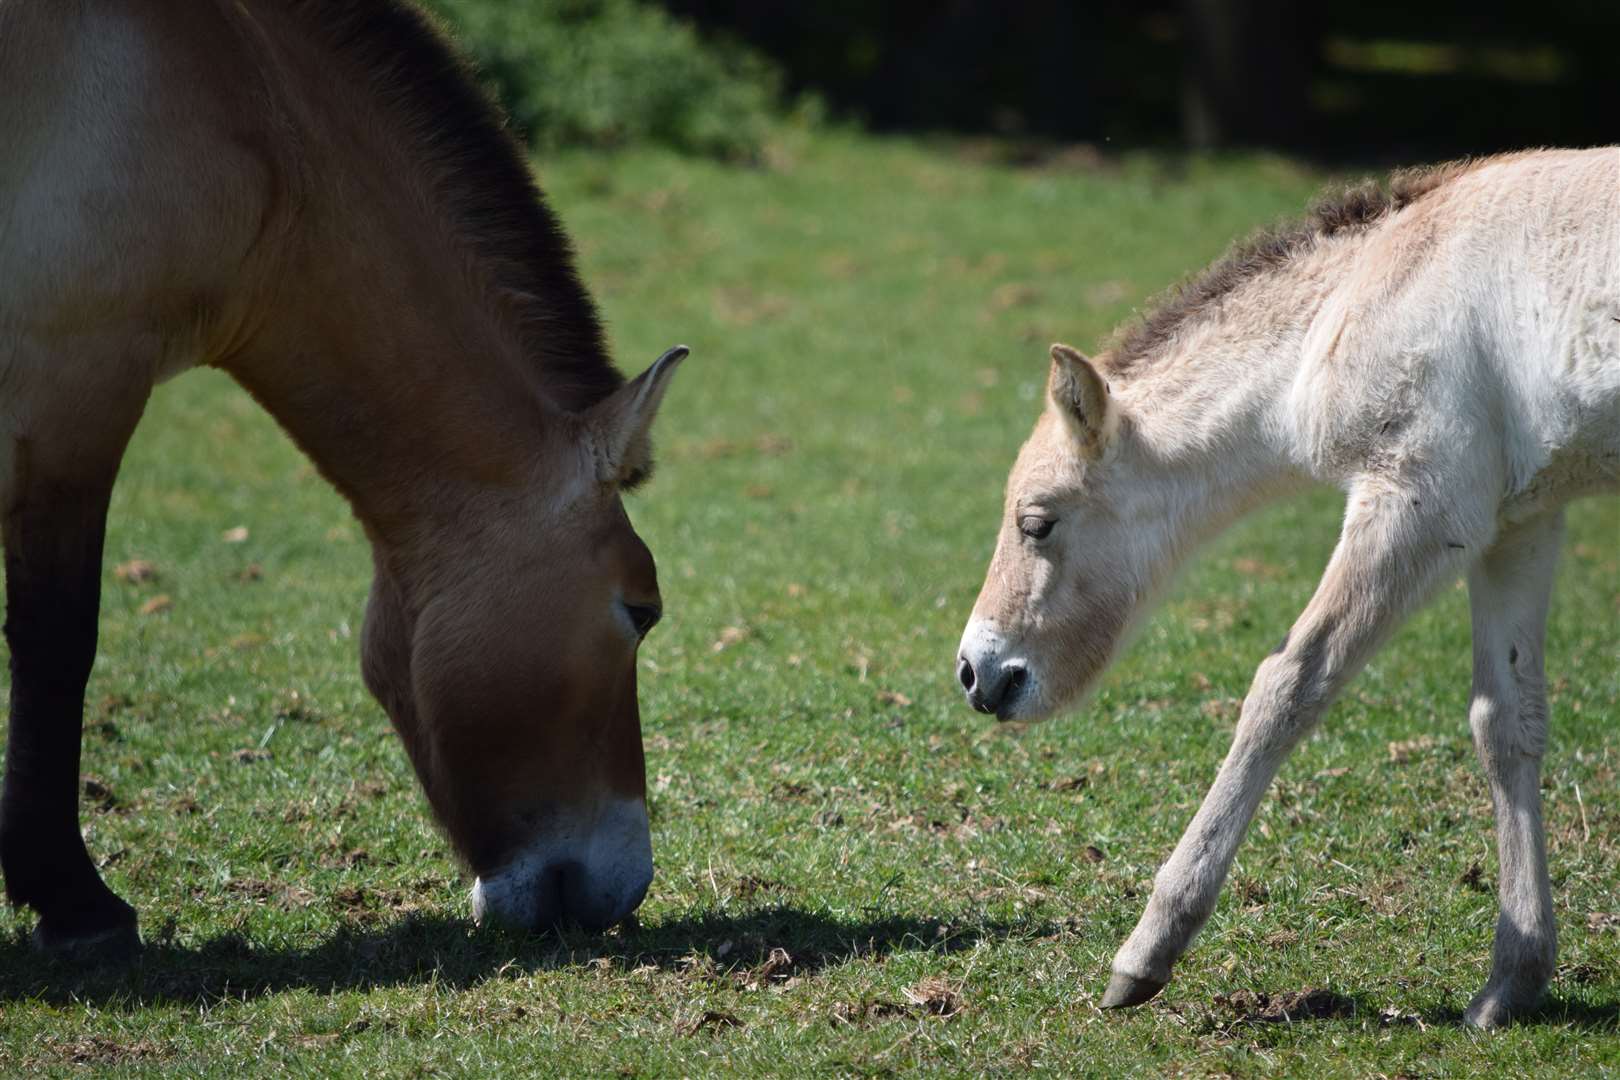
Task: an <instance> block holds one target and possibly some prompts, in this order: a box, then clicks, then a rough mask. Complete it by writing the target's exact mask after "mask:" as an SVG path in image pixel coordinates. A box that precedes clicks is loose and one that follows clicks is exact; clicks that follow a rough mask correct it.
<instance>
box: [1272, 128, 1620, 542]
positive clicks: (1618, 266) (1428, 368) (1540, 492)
mask: <svg viewBox="0 0 1620 1080" xmlns="http://www.w3.org/2000/svg"><path fill="white" fill-rule="evenodd" d="M1453 168H1454V170H1455V175H1453V176H1451V177H1450V178H1448V179H1446V180H1445V181H1444V182H1442V183H1440V184H1438V185H1437V186H1436V187H1435V188H1434V190H1432V191H1430V192H1428V193H1427V194H1426V195H1425V196H1424V197H1423V198H1421V199H1419V200H1417V201H1415V202H1414V203H1413V204H1412V205H1411V206H1409V207H1407V208H1406V209H1405V210H1403V211H1402V212H1400V213H1398V214H1395V215H1392V216H1391V217H1390V218H1389V219H1388V220H1387V221H1386V222H1384V223H1383V224H1382V225H1381V226H1380V227H1379V228H1377V229H1375V230H1373V231H1372V232H1371V233H1369V234H1368V236H1367V237H1366V240H1365V243H1364V244H1361V245H1359V246H1356V247H1354V248H1350V249H1347V250H1344V251H1343V253H1342V254H1341V255H1340V256H1339V257H1342V258H1346V259H1347V260H1349V261H1350V265H1349V266H1347V267H1345V268H1344V270H1345V272H1344V273H1343V274H1342V275H1340V276H1339V278H1338V280H1339V282H1340V284H1338V285H1337V286H1336V287H1335V288H1334V289H1333V292H1332V295H1331V296H1330V297H1329V298H1328V299H1327V302H1326V303H1325V304H1324V305H1323V308H1322V311H1321V314H1320V316H1319V317H1318V318H1317V319H1316V320H1315V322H1314V323H1313V325H1312V327H1311V329H1310V332H1309V334H1308V335H1307V339H1306V342H1305V356H1304V360H1305V363H1304V366H1303V369H1302V372H1301V375H1302V378H1301V384H1300V386H1301V389H1302V390H1306V391H1307V394H1306V397H1307V398H1308V405H1307V404H1306V402H1305V401H1302V400H1301V399H1298V398H1296V403H1298V404H1301V405H1302V406H1305V408H1304V409H1303V411H1304V412H1306V413H1308V414H1309V415H1310V416H1311V421H1310V424H1311V427H1310V436H1311V442H1312V444H1313V447H1314V448H1315V449H1316V450H1317V453H1318V460H1321V459H1322V456H1325V455H1321V448H1322V447H1324V446H1326V447H1333V446H1360V447H1363V448H1366V447H1372V448H1373V450H1372V452H1374V453H1377V454H1381V455H1384V456H1386V457H1387V456H1394V457H1395V458H1399V456H1400V455H1401V453H1402V451H1403V450H1404V449H1410V450H1412V451H1413V452H1414V453H1423V452H1424V451H1425V448H1426V445H1449V446H1455V445H1457V444H1458V443H1459V442H1462V443H1470V444H1473V445H1474V447H1475V449H1477V450H1478V451H1479V452H1480V453H1481V454H1484V453H1489V454H1490V455H1491V456H1492V457H1493V458H1498V459H1499V460H1500V461H1501V462H1502V472H1503V475H1502V477H1501V479H1502V481H1503V483H1504V485H1505V487H1506V491H1507V496H1508V505H1507V507H1506V513H1507V515H1508V516H1509V517H1513V516H1517V515H1518V514H1519V513H1523V512H1531V511H1533V510H1535V509H1537V508H1540V507H1544V506H1546V505H1548V504H1550V503H1557V502H1562V501H1565V500H1566V499H1568V498H1572V497H1575V496H1577V495H1581V494H1587V493H1591V492H1596V491H1604V490H1613V489H1614V488H1615V487H1617V486H1620V149H1615V148H1605V149H1599V150H1559V151H1532V152H1527V153H1523V154H1514V155H1508V156H1505V157H1501V158H1494V159H1487V160H1485V161H1483V162H1480V163H1475V164H1466V165H1462V166H1456V167H1453ZM1350 403H1355V405H1357V406H1359V407H1355V408H1347V407H1346V406H1347V405H1348V404H1350ZM1368 424H1376V428H1374V429H1372V430H1361V429H1363V428H1365V427H1366V425H1368ZM1352 428H1354V429H1356V430H1350V429H1352ZM1403 429H1404V430H1403ZM1375 431H1377V432H1385V431H1387V432H1388V435H1389V438H1387V439H1380V438H1379V437H1378V435H1377V434H1375ZM1390 440H1395V441H1394V442H1393V443H1392V442H1391V441H1390ZM1358 456H1359V455H1358ZM1363 465H1364V462H1362V461H1357V462H1355V463H1354V465H1353V466H1352V467H1361V466H1363ZM1516 502H1517V503H1518V505H1515V503H1516Z"/></svg>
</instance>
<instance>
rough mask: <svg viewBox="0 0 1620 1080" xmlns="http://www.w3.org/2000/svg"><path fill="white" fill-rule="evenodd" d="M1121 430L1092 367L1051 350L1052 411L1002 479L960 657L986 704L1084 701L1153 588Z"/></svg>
mask: <svg viewBox="0 0 1620 1080" xmlns="http://www.w3.org/2000/svg"><path fill="white" fill-rule="evenodd" d="M1122 426H1123V425H1122V423H1121V414H1120V409H1119V406H1118V405H1117V404H1116V403H1115V401H1114V400H1113V398H1112V397H1111V395H1110V393H1109V389H1108V384H1107V383H1106V382H1105V381H1104V379H1103V378H1102V376H1101V375H1100V374H1099V373H1098V370H1097V368H1096V367H1094V366H1093V365H1092V363H1091V362H1090V361H1089V360H1087V359H1086V358H1085V357H1084V356H1081V355H1080V353H1078V352H1076V351H1075V350H1074V349H1071V348H1069V347H1068V346H1066V345H1054V346H1052V368H1051V373H1050V375H1049V377H1048V380H1047V394H1046V407H1045V409H1044V410H1043V411H1042V413H1041V416H1040V419H1039V420H1037V421H1036V423H1035V430H1034V432H1033V433H1031V435H1030V437H1029V440H1028V441H1027V442H1026V443H1025V444H1024V447H1023V449H1022V450H1020V451H1019V453H1018V460H1017V462H1016V464H1014V465H1013V469H1012V474H1011V475H1010V476H1009V477H1008V479H1007V497H1006V506H1005V510H1004V511H1003V514H1002V522H1001V532H1000V535H999V537H998V538H997V541H996V551H995V555H994V556H993V557H992V558H991V561H990V570H989V572H988V574H986V576H985V580H984V587H983V588H982V589H981V590H980V592H979V599H978V602H977V603H975V604H974V606H973V615H972V618H971V619H969V621H968V625H967V629H966V631H965V632H964V633H963V635H962V644H961V647H960V649H959V650H958V652H957V657H956V674H957V679H958V681H960V682H961V684H962V689H963V690H964V691H965V692H966V694H967V699H968V703H969V704H971V705H972V706H973V707H974V708H975V709H978V710H979V711H980V712H986V713H994V714H995V715H996V716H997V718H999V719H1002V720H1039V719H1043V718H1044V717H1046V716H1048V715H1050V714H1051V713H1052V712H1053V711H1055V710H1056V709H1058V708H1059V707H1061V706H1062V705H1064V704H1066V703H1068V702H1071V701H1073V700H1074V699H1076V698H1078V697H1079V696H1080V695H1081V694H1082V693H1083V692H1084V691H1085V690H1086V689H1087V687H1089V686H1090V685H1091V683H1093V682H1094V681H1095V680H1096V678H1097V676H1098V675H1100V674H1101V673H1102V671H1103V669H1104V668H1105V667H1106V666H1107V664H1108V662H1109V660H1110V659H1111V658H1112V657H1113V655H1114V652H1115V650H1116V649H1117V647H1118V645H1119V642H1120V640H1121V639H1122V637H1123V636H1124V634H1125V631H1126V628H1127V626H1128V625H1129V623H1130V621H1131V618H1132V615H1133V614H1134V613H1135V612H1136V611H1137V610H1138V609H1139V608H1140V607H1141V603H1142V600H1143V598H1144V596H1145V595H1146V594H1147V593H1148V592H1149V591H1150V588H1151V583H1152V578H1153V573H1154V569H1155V567H1156V566H1157V565H1158V563H1159V559H1158V557H1157V555H1156V554H1155V551H1154V548H1155V539H1156V535H1157V533H1158V532H1159V531H1160V530H1156V529H1154V528H1152V527H1151V526H1150V525H1149V524H1148V523H1145V522H1144V521H1142V520H1141V518H1142V516H1143V515H1142V513H1141V511H1142V510H1144V509H1145V508H1144V507H1141V506H1138V505H1136V503H1135V501H1134V498H1135V495H1136V494H1137V492H1136V491H1135V490H1134V485H1133V483H1132V482H1131V481H1130V479H1129V478H1128V476H1127V475H1126V474H1127V473H1129V472H1130V471H1131V469H1130V462H1129V458H1128V455H1126V454H1124V453H1122V452H1121V451H1122V444H1123V443H1125V442H1126V441H1127V439H1128V433H1127V432H1126V431H1123V430H1122Z"/></svg>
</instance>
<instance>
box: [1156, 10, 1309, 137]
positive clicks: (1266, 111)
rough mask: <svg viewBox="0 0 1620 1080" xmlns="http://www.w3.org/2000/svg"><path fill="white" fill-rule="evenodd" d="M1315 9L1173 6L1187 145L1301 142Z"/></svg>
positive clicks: (1304, 133) (1304, 132) (1306, 112)
mask: <svg viewBox="0 0 1620 1080" xmlns="http://www.w3.org/2000/svg"><path fill="white" fill-rule="evenodd" d="M1317 11H1318V5H1315V4H1308V3H1299V2H1298V0H1181V13H1182V28H1183V29H1182V33H1183V39H1184V41H1185V43H1186V50H1187V70H1186V77H1185V81H1184V83H1183V88H1182V109H1181V117H1182V131H1183V134H1184V136H1185V138H1186V140H1187V143H1188V144H1189V145H1190V146H1193V147H1196V148H1198V149H1209V148H1212V147H1219V146H1233V145H1262V144H1263V145H1269V146H1298V145H1299V144H1300V143H1301V142H1302V141H1304V140H1305V139H1306V138H1307V135H1308V130H1307V125H1308V121H1309V119H1310V100H1309V92H1310V81H1311V75H1312V74H1313V72H1314V70H1315V67H1316V58H1317V47H1318V43H1319V39H1320V34H1319V30H1318V27H1319V20H1318V15H1317Z"/></svg>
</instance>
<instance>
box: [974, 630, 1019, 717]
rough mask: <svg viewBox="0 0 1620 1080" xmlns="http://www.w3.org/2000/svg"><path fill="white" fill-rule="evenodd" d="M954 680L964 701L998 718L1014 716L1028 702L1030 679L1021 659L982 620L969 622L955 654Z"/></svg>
mask: <svg viewBox="0 0 1620 1080" xmlns="http://www.w3.org/2000/svg"><path fill="white" fill-rule="evenodd" d="M956 681H957V682H958V683H960V684H961V686H962V693H964V694H965V695H967V702H968V704H969V705H971V706H973V707H974V708H975V709H977V710H978V711H979V712H982V713H993V714H994V715H995V717H996V719H998V720H1013V719H1016V718H1017V716H1018V713H1019V710H1020V709H1021V708H1022V707H1023V706H1025V705H1027V704H1028V698H1029V697H1030V691H1031V688H1032V683H1033V680H1032V679H1031V678H1030V673H1029V666H1028V665H1027V664H1026V663H1025V661H1024V660H1023V658H1021V657H1017V656H1008V655H1006V642H1005V641H1004V640H1003V639H1002V637H1001V635H1000V634H998V633H997V632H996V631H995V629H994V628H993V627H992V626H991V625H990V624H989V623H988V622H987V621H985V620H983V619H974V620H973V621H971V622H969V623H968V627H967V631H966V632H965V633H964V634H963V635H962V647H961V649H960V651H959V652H958V653H957V654H956Z"/></svg>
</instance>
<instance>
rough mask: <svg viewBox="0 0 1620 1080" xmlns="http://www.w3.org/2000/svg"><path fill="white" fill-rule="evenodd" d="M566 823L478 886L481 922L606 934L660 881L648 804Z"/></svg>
mask: <svg viewBox="0 0 1620 1080" xmlns="http://www.w3.org/2000/svg"><path fill="white" fill-rule="evenodd" d="M580 824H581V823H580V822H578V821H577V820H576V821H558V822H554V823H553V824H552V825H551V827H549V828H548V829H546V830H545V832H544V833H542V834H541V835H539V836H537V837H535V838H534V839H533V840H531V841H530V842H529V843H528V844H526V845H525V846H524V847H523V848H522V849H520V850H519V851H518V852H517V853H516V854H515V855H514V856H513V857H512V858H511V859H510V860H509V861H508V862H507V863H506V865H505V866H503V867H502V868H501V869H499V870H497V871H496V872H494V873H493V874H490V875H489V876H488V877H480V878H479V879H478V880H477V881H476V882H474V884H473V890H472V908H473V920H474V921H475V922H477V923H478V924H479V925H484V924H488V923H495V924H499V925H503V926H513V927H519V928H522V929H526V930H549V929H551V928H552V927H554V926H562V925H570V924H573V925H578V926H582V927H584V928H585V929H587V930H604V929H606V928H608V927H610V926H613V925H614V924H615V923H618V922H619V921H621V920H622V919H624V917H625V916H627V915H629V914H630V913H631V912H632V911H634V910H635V909H636V907H637V906H638V905H639V904H640V903H641V898H642V897H643V896H645V895H646V893H647V886H648V885H650V884H651V883H652V875H653V863H652V835H651V831H650V830H649V828H648V824H647V807H646V803H645V802H643V801H642V800H640V799H622V800H615V801H613V802H611V803H609V804H607V805H606V806H604V807H603V808H602V809H601V810H600V811H599V812H598V813H597V814H596V818H595V821H594V822H586V823H584V825H585V827H584V828H580V827H579V825H580Z"/></svg>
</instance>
